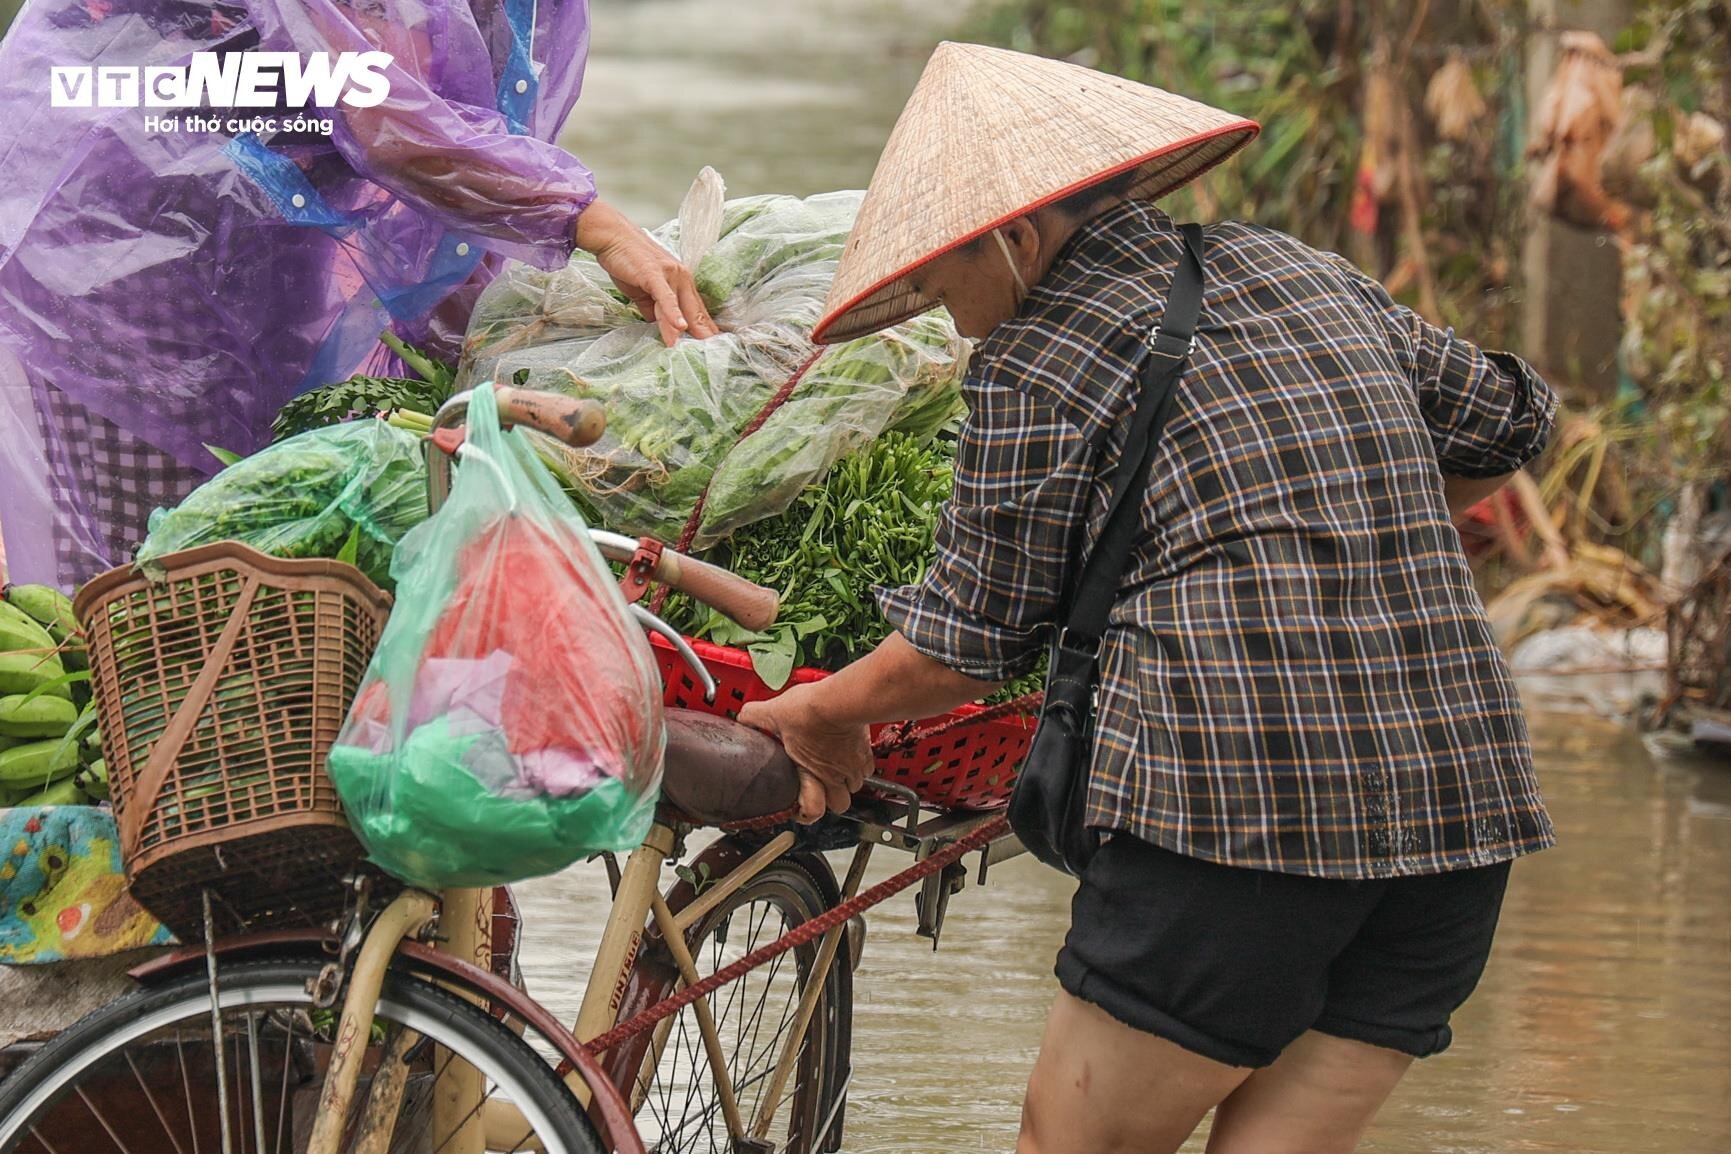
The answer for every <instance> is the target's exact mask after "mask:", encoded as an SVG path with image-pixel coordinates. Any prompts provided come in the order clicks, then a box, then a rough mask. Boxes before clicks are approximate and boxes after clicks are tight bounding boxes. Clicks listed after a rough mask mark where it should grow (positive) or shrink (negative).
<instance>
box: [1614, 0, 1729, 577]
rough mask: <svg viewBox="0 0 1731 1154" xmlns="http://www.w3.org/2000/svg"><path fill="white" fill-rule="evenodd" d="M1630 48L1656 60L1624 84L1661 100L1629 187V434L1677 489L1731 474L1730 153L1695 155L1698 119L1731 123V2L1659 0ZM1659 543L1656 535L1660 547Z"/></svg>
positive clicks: (1650, 468)
mask: <svg viewBox="0 0 1731 1154" xmlns="http://www.w3.org/2000/svg"><path fill="white" fill-rule="evenodd" d="M1619 47H1623V48H1625V49H1628V50H1631V51H1635V50H1642V49H1645V50H1646V54H1645V55H1646V56H1647V57H1648V59H1649V61H1650V62H1645V63H1643V64H1641V65H1639V66H1637V67H1634V68H1631V69H1630V70H1629V71H1628V73H1627V75H1626V76H1625V83H1634V84H1640V85H1641V86H1643V87H1644V88H1646V89H1647V90H1648V91H1649V92H1651V93H1653V95H1654V97H1655V100H1654V102H1653V108H1652V111H1651V112H1650V113H1649V114H1648V117H1649V120H1650V122H1651V127H1652V130H1653V136H1654V140H1655V143H1656V144H1657V146H1658V148H1657V152H1656V154H1655V155H1654V156H1653V158H1652V159H1651V160H1649V161H1648V162H1647V163H1646V164H1645V165H1644V166H1643V167H1642V169H1641V172H1640V174H1639V178H1638V187H1636V188H1633V189H1628V190H1622V191H1624V192H1626V193H1627V194H1628V195H1629V196H1630V197H1631V198H1632V199H1633V200H1634V201H1635V202H1636V204H1637V206H1638V207H1639V208H1640V209H1642V210H1644V211H1642V212H1641V213H1640V214H1639V215H1638V218H1637V223H1636V224H1635V226H1634V227H1633V228H1632V229H1631V236H1630V238H1629V242H1628V243H1627V244H1625V245H1624V246H1623V278H1624V284H1623V297H1624V302H1625V305H1624V313H1625V316H1624V320H1625V326H1626V327H1625V330H1624V334H1623V345H1622V360H1623V367H1624V368H1625V370H1626V371H1627V372H1628V374H1629V376H1630V378H1631V379H1632V381H1633V382H1634V384H1636V385H1637V386H1638V387H1639V393H1640V402H1639V408H1640V410H1641V412H1640V417H1641V419H1640V420H1639V421H1638V422H1636V423H1634V424H1633V425H1632V426H1631V427H1630V428H1629V429H1628V430H1626V431H1625V433H1624V437H1625V439H1626V440H1627V442H1628V444H1627V445H1626V447H1625V453H1626V454H1627V455H1628V456H1629V457H1630V458H1632V463H1631V469H1630V471H1631V474H1632V480H1633V482H1634V484H1635V486H1636V488H1637V489H1640V488H1647V489H1657V490H1659V491H1660V492H1664V493H1669V492H1671V491H1674V490H1675V488H1676V486H1677V485H1680V484H1700V483H1711V482H1714V481H1719V480H1724V479H1726V478H1727V477H1728V475H1731V420H1727V417H1726V410H1727V407H1728V406H1731V157H1728V156H1727V153H1726V151H1725V148H1724V146H1723V145H1721V146H1720V147H1719V148H1718V149H1716V150H1709V151H1708V152H1707V153H1706V155H1704V156H1702V157H1700V158H1699V159H1697V160H1695V161H1694V163H1690V162H1689V160H1690V153H1689V150H1688V149H1687V148H1681V149H1679V148H1678V147H1676V145H1677V142H1678V138H1679V136H1680V135H1682V134H1684V133H1686V132H1688V130H1689V118H1690V117H1691V116H1694V115H1702V116H1708V117H1712V118H1714V119H1715V120H1716V121H1717V122H1718V123H1719V124H1720V125H1727V124H1731V4H1726V3H1725V2H1724V0H1653V2H1649V3H1647V4H1644V5H1643V6H1642V8H1641V12H1640V19H1639V21H1638V22H1637V23H1636V24H1635V25H1634V26H1633V27H1631V28H1630V29H1629V31H1628V32H1627V33H1625V35H1624V37H1623V38H1622V40H1621V42H1620V44H1619ZM1649 544H1650V543H1649Z"/></svg>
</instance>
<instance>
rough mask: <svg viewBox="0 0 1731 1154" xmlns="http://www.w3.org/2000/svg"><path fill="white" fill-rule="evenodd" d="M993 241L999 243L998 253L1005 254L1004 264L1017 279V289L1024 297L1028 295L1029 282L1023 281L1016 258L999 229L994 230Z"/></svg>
mask: <svg viewBox="0 0 1731 1154" xmlns="http://www.w3.org/2000/svg"><path fill="white" fill-rule="evenodd" d="M992 239H993V240H995V241H997V242H998V251H999V252H1001V253H1003V254H1004V263H1005V264H1007V265H1009V266H1010V275H1011V276H1013V277H1015V278H1016V288H1017V289H1018V290H1020V292H1021V294H1022V296H1024V297H1026V296H1027V295H1028V282H1027V281H1024V280H1023V279H1022V273H1021V270H1020V269H1018V268H1017V267H1016V261H1015V258H1014V257H1012V256H1010V246H1009V244H1008V242H1006V241H1005V240H1004V234H1003V233H1002V232H1001V231H999V230H998V229H995V228H994V229H993V230H992Z"/></svg>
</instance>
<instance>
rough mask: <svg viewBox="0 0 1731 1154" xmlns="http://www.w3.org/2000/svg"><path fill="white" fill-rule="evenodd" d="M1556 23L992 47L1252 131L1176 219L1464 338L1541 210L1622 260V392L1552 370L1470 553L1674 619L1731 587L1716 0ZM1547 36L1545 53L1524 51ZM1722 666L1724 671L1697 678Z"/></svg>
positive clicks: (1230, 13) (1050, 13)
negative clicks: (1340, 259) (1170, 100)
mask: <svg viewBox="0 0 1731 1154" xmlns="http://www.w3.org/2000/svg"><path fill="white" fill-rule="evenodd" d="M1551 8H1552V6H1550V5H1544V6H1541V5H1539V4H1537V3H1533V4H1529V3H1526V2H1524V0H1418V2H1416V3H1395V2H1394V0H1278V2H1277V0H1245V2H1243V3H1238V4H1233V5H1213V4H1200V3H1196V2H1195V0H1002V2H1000V3H997V4H995V5H993V6H992V7H991V8H990V9H989V10H988V14H987V15H986V16H984V17H983V19H984V21H985V27H984V29H983V34H984V35H985V36H987V37H990V38H992V39H994V40H996V41H997V42H999V43H1002V44H1005V45H1007V46H1009V47H1013V48H1019V49H1022V50H1024V51H1031V52H1039V53H1043V54H1046V55H1055V56H1062V57H1066V58H1069V59H1073V60H1075V61H1077V62H1078V63H1081V64H1086V65H1089V66H1091V67H1096V68H1101V69H1105V70H1107V71H1111V72H1115V73H1119V74H1121V75H1124V76H1127V77H1129V78H1131V79H1135V80H1140V81H1144V82H1147V83H1151V84H1156V85H1159V86H1161V87H1164V88H1167V89H1170V90H1173V91H1176V92H1180V93H1182V94H1184V95H1188V96H1192V97H1194V98H1196V99H1199V100H1203V101H1206V102H1208V103H1211V104H1216V105H1219V106H1221V107H1224V108H1229V109H1231V110H1233V111H1235V112H1239V113H1242V114H1244V115H1247V116H1251V117H1254V118H1255V119H1257V120H1259V121H1261V122H1262V124H1263V126H1264V132H1263V136H1262V139H1261V140H1260V141H1259V142H1258V143H1257V144H1256V145H1255V146H1253V148H1252V149H1251V150H1249V151H1248V152H1246V153H1245V155H1244V156H1243V157H1242V158H1241V159H1240V160H1239V161H1238V162H1235V163H1233V164H1231V165H1226V166H1223V167H1222V168H1220V169H1217V170H1216V171H1215V172H1214V173H1212V174H1210V175H1209V176H1208V177H1207V178H1206V179H1205V180H1203V181H1201V182H1199V183H1198V184H1197V185H1195V186H1194V187H1193V188H1192V189H1191V190H1188V191H1187V192H1186V193H1184V194H1181V195H1180V196H1177V197H1174V198H1173V199H1172V201H1171V203H1170V204H1169V208H1170V209H1171V211H1172V212H1173V214H1174V215H1175V216H1178V217H1180V218H1185V217H1193V218H1198V219H1204V220H1207V219H1213V218H1219V217H1241V218H1246V219H1251V220H1255V221H1257V222H1258V223H1261V224H1266V225H1270V226H1272V227H1275V228H1279V229H1282V230H1284V231H1287V232H1290V233H1292V234H1294V235H1296V236H1298V237H1300V238H1302V239H1304V240H1306V241H1308V242H1309V243H1311V244H1314V245H1316V246H1318V247H1320V248H1325V249H1330V250H1333V251H1338V252H1341V253H1344V254H1345V255H1347V256H1349V257H1351V258H1352V259H1353V260H1354V261H1355V262H1356V263H1358V264H1359V265H1360V266H1361V267H1363V268H1365V269H1366V270H1367V271H1369V272H1371V273H1373V274H1374V275H1376V276H1378V277H1380V278H1381V279H1382V280H1383V281H1384V282H1385V283H1386V284H1387V285H1388V287H1389V288H1390V290H1391V291H1392V292H1393V293H1394V295H1395V296H1396V297H1397V298H1398V299H1400V300H1402V301H1403V302H1404V303H1406V304H1408V305H1410V306H1412V307H1413V308H1415V309H1417V310H1418V311H1419V312H1420V313H1422V314H1423V315H1425V316H1426V317H1427V318H1429V319H1431V320H1432V321H1435V322H1436V323H1438V324H1445V325H1453V326H1456V327H1457V328H1459V329H1460V331H1461V332H1462V333H1463V334H1464V335H1470V336H1471V338H1472V339H1474V340H1475V341H1478V342H1480V343H1482V344H1485V345H1488V346H1491V347H1510V348H1515V349H1520V348H1521V347H1522V333H1521V321H1522V317H1521V306H1522V303H1523V302H1522V293H1523V290H1524V288H1525V286H1524V284H1523V279H1524V278H1523V267H1522V262H1523V251H1522V246H1523V242H1524V240H1525V239H1526V236H1527V233H1528V232H1529V230H1530V229H1531V228H1532V222H1533V221H1534V220H1535V219H1536V217H1537V215H1538V214H1541V213H1543V214H1548V215H1550V216H1552V217H1554V218H1556V219H1559V220H1561V221H1563V222H1565V223H1564V224H1562V225H1560V226H1559V227H1567V228H1587V229H1590V230H1593V231H1594V232H1596V233H1598V234H1599V235H1600V237H1601V239H1602V241H1603V243H1607V244H1612V245H1615V246H1616V248H1617V251H1618V254H1619V257H1620V261H1619V264H1620V284H1618V285H1616V286H1607V290H1606V291H1613V290H1614V291H1615V292H1616V293H1617V296H1618V299H1619V300H1620V302H1621V303H1620V313H1621V317H1622V326H1623V327H1622V333H1621V340H1620V344H1619V346H1618V350H1619V351H1618V356H1617V366H1616V367H1617V373H1616V385H1615V388H1614V390H1613V394H1612V395H1606V394H1605V393H1604V392H1603V391H1597V392H1595V391H1592V390H1588V389H1586V388H1583V387H1579V383H1578V382H1577V381H1575V380H1572V379H1571V375H1572V373H1573V371H1574V369H1573V366H1570V365H1554V364H1552V365H1546V366H1544V368H1545V370H1546V372H1547V375H1548V376H1549V377H1550V378H1551V379H1552V380H1553V381H1554V382H1555V383H1556V384H1557V385H1559V386H1560V387H1561V388H1562V390H1563V391H1564V393H1565V396H1566V397H1567V398H1568V400H1569V402H1570V405H1569V408H1568V410H1567V411H1566V413H1565V415H1564V418H1563V420H1562V422H1561V424H1560V428H1559V432H1558V435H1557V437H1556V438H1555V439H1554V442H1553V445H1552V448H1551V450H1550V451H1549V453H1548V454H1547V456H1546V458H1545V459H1544V460H1543V461H1541V462H1540V463H1539V464H1538V465H1537V466H1535V468H1534V469H1533V470H1532V473H1533V477H1532V478H1531V479H1530V480H1527V479H1523V480H1522V481H1521V483H1520V484H1519V485H1518V486H1517V487H1515V488H1514V489H1513V490H1511V491H1510V492H1509V493H1508V494H1507V495H1506V501H1504V502H1502V503H1500V504H1499V505H1498V506H1497V507H1496V508H1495V509H1494V510H1493V511H1492V513H1487V514H1486V516H1485V517H1484V519H1483V524H1482V525H1481V526H1480V529H1481V532H1482V534H1483V537H1484V540H1482V541H1480V542H1477V543H1476V544H1478V545H1479V546H1480V548H1479V549H1478V550H1477V552H1478V553H1479V557H1480V561H1481V565H1480V569H1481V576H1482V577H1483V579H1484V582H1485V585H1486V587H1487V590H1488V591H1490V592H1493V593H1494V592H1497V591H1499V590H1502V589H1504V588H1508V587H1511V586H1515V587H1519V590H1520V592H1521V593H1522V595H1523V596H1522V601H1523V602H1527V601H1532V602H1535V603H1536V602H1539V601H1545V600H1548V601H1550V602H1551V603H1552V604H1553V605H1555V604H1556V603H1557V602H1564V603H1568V604H1572V605H1573V606H1574V607H1575V609H1576V610H1577V611H1583V612H1586V613H1587V614H1589V615H1591V616H1593V617H1595V618H1597V619H1598V620H1601V621H1604V622H1607V623H1612V624H1615V625H1617V626H1620V627H1626V626H1629V625H1633V624H1653V625H1660V624H1663V623H1664V621H1663V619H1664V618H1665V616H1666V615H1667V614H1669V616H1670V617H1671V618H1672V621H1673V626H1675V620H1676V618H1677V616H1678V613H1679V611H1686V609H1687V606H1688V605H1689V604H1691V603H1699V602H1700V601H1701V599H1702V598H1703V597H1707V596H1716V595H1717V594H1714V593H1712V589H1713V588H1716V586H1714V585H1713V583H1714V582H1715V581H1721V582H1727V581H1731V576H1727V565H1728V564H1731V563H1728V562H1725V561H1720V562H1719V563H1718V566H1717V571H1718V574H1719V576H1718V577H1715V576H1714V572H1715V561H1716V559H1718V558H1720V557H1721V556H1722V555H1723V551H1724V549H1725V548H1727V547H1731V419H1728V417H1727V409H1728V408H1731V157H1728V155H1727V151H1726V126H1727V125H1728V124H1731V3H1728V2H1727V0H1637V2H1636V3H1634V4H1632V5H1631V7H1630V12H1631V20H1630V22H1629V24H1628V26H1627V27H1626V28H1624V29H1622V30H1621V32H1620V33H1619V34H1617V35H1616V36H1614V37H1610V38H1608V39H1606V40H1603V41H1601V40H1599V39H1598V38H1596V37H1594V36H1592V35H1591V34H1590V33H1580V32H1577V31H1575V30H1570V29H1567V28H1564V27H1557V26H1555V25H1554V24H1553V23H1552V22H1551V18H1550V17H1549V16H1548V15H1546V13H1548V12H1549V11H1550V10H1551ZM1541 9H1542V10H1541ZM1539 37H1549V38H1550V39H1549V40H1548V41H1546V42H1545V43H1547V44H1548V45H1550V46H1551V47H1553V48H1554V49H1555V51H1554V52H1552V53H1550V54H1546V53H1538V52H1534V51H1533V48H1534V45H1535V43H1537V42H1538V38H1539ZM1550 60H1554V61H1555V62H1556V64H1555V68H1554V71H1548V72H1547V74H1546V75H1534V74H1533V70H1534V69H1535V68H1536V67H1547V68H1548V67H1549V65H1548V63H1545V62H1547V61H1550ZM1529 93H1531V94H1533V95H1532V98H1531V101H1530V102H1529ZM1529 104H1531V105H1532V106H1529ZM1528 259H1531V258H1530V257H1529V258H1528ZM1541 259H1542V258H1541ZM1608 275H1610V276H1613V277H1615V276H1617V275H1618V274H1617V273H1616V272H1615V271H1613V272H1611V273H1610V274H1608ZM1721 523H1723V524H1721ZM1472 544H1475V543H1474V542H1471V541H1469V545H1472ZM1534 593H1542V594H1543V596H1542V597H1534V596H1532V595H1533V594H1534ZM1551 620H1552V621H1554V620H1556V617H1555V616H1554V615H1553V617H1552V618H1551ZM1690 644H1691V643H1689V642H1687V641H1684V642H1677V643H1675V645H1674V648H1679V649H1681V648H1688V647H1689V645H1690ZM1696 648H1698V646H1697V647H1696ZM1725 677H1726V674H1725V670H1724V668H1723V662H1721V663H1720V666H1719V668H1718V670H1717V672H1716V673H1713V674H1712V675H1711V676H1710V678H1709V680H1712V679H1714V678H1716V679H1717V680H1718V682H1719V683H1720V684H1721V685H1722V684H1723V683H1724V680H1725Z"/></svg>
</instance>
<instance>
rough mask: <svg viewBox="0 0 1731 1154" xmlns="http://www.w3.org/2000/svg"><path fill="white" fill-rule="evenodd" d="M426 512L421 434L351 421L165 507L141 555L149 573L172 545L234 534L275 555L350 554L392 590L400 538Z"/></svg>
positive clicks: (253, 461)
mask: <svg viewBox="0 0 1731 1154" xmlns="http://www.w3.org/2000/svg"><path fill="white" fill-rule="evenodd" d="M426 516H427V468H426V463H425V461H424V460H423V459H422V456H421V446H420V440H419V438H417V437H416V436H415V435H414V434H412V433H406V432H404V431H402V430H401V429H395V428H392V427H391V426H390V425H387V424H386V423H385V422H383V421H378V420H366V421H354V422H351V423H349V424H343V425H331V426H329V427H327V428H323V429H313V430H311V431H309V432H305V433H302V434H301V435H300V436H298V437H290V438H289V439H288V440H286V441H279V442H278V443H277V444H274V445H271V446H270V447H269V448H266V449H263V450H261V451H259V452H257V453H254V454H253V455H252V456H250V457H244V458H242V459H241V460H239V461H236V462H235V463H234V464H232V465H230V466H229V467H228V468H226V469H224V470H223V471H222V472H220V473H218V474H217V475H216V476H214V477H212V478H211V479H210V480H208V481H206V482H205V483H204V484H202V485H200V486H199V487H198V488H196V489H194V490H193V491H192V493H191V494H189V495H188V496H187V498H186V500H184V501H182V502H181V503H180V504H179V505H178V506H176V507H175V508H173V509H158V510H157V511H156V512H154V513H152V514H151V515H150V535H149V536H148V537H146V538H145V539H144V544H143V545H141V546H139V549H138V563H139V564H140V565H141V566H143V567H144V569H145V570H146V571H147V572H148V571H149V570H150V568H151V565H152V563H153V562H154V561H155V560H156V559H157V558H159V557H163V556H166V555H167V554H169V553H177V552H179V551H180V550H182V549H191V548H193V547H195V546H198V545H208V544H211V543H212V542H215V541H229V540H235V541H241V542H244V543H245V544H247V545H251V546H252V547H253V548H254V549H257V550H258V551H259V552H261V553H269V554H270V555H271V556H273V557H329V558H332V559H341V560H352V561H353V562H354V563H355V564H356V565H358V566H359V567H360V569H361V571H362V572H364V573H365V574H366V575H367V576H368V577H371V578H372V579H373V580H374V581H375V582H377V583H378V584H379V585H381V586H383V587H384V588H386V589H389V588H390V587H391V554H392V552H393V551H394V550H395V548H396V545H397V542H398V541H399V540H401V539H402V536H403V534H404V533H406V532H408V531H409V529H411V528H413V527H414V526H415V525H417V524H419V523H420V522H421V521H424V520H425V519H426ZM351 554H352V556H351Z"/></svg>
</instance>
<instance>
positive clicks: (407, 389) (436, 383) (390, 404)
mask: <svg viewBox="0 0 1731 1154" xmlns="http://www.w3.org/2000/svg"><path fill="white" fill-rule="evenodd" d="M379 340H380V342H381V343H383V344H384V345H386V346H388V347H389V348H390V349H391V350H392V351H393V352H395V353H396V354H397V357H398V359H399V360H401V361H402V362H403V363H404V364H405V365H407V366H408V367H409V370H410V371H411V372H413V373H415V374H416V375H415V376H413V377H374V376H368V375H366V374H356V375H355V376H352V377H350V378H349V379H347V380H345V381H337V382H336V383H334V384H329V385H322V386H320V387H318V388H316V389H310V390H308V391H307V392H304V393H302V394H301V395H300V396H298V397H296V398H294V399H293V400H291V401H290V402H289V403H288V404H286V405H284V406H283V407H282V410H281V411H280V412H278V413H277V415H276V420H275V421H274V422H273V423H272V425H271V440H273V441H286V440H288V439H289V438H290V437H293V436H296V435H298V434H300V433H304V432H306V431H308V430H309V429H322V428H325V427H327V426H330V425H337V424H341V423H342V422H344V421H350V420H354V419H356V418H359V417H370V416H372V415H373V414H375V413H384V412H390V411H392V410H395V409H413V410H415V411H416V412H421V413H434V412H437V411H438V409H439V406H440V405H442V404H444V403H445V400H446V398H448V397H449V396H450V395H451V389H452V386H453V385H454V384H455V382H456V378H457V370H456V367H455V366H454V365H448V364H445V363H444V362H443V361H440V360H437V359H435V358H434V357H432V356H429V355H428V354H427V353H425V352H422V351H421V350H420V349H417V348H415V347H414V346H413V345H409V344H404V343H403V342H402V341H400V340H398V339H397V338H396V337H395V336H393V335H392V334H390V333H388V332H387V333H383V334H381V335H380V336H379ZM224 463H225V464H233V461H229V460H226V459H225V460H224Z"/></svg>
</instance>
